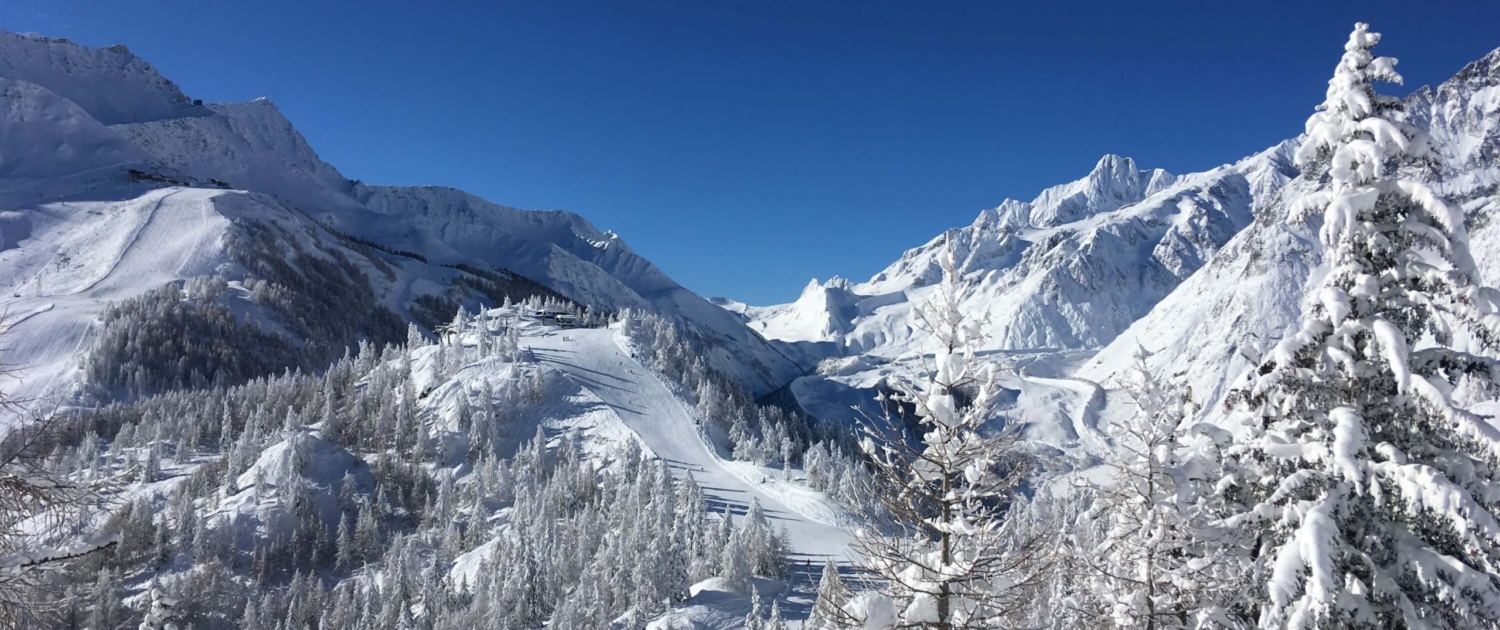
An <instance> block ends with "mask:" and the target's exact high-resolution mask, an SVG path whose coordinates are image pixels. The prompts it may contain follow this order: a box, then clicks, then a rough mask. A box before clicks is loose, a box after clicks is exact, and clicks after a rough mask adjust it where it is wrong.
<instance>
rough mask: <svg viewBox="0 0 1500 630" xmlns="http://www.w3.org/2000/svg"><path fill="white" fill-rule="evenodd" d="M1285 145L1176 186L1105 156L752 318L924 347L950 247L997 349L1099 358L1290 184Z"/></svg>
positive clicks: (781, 335)
mask: <svg viewBox="0 0 1500 630" xmlns="http://www.w3.org/2000/svg"><path fill="white" fill-rule="evenodd" d="M1287 160H1288V155H1287V152H1286V147H1285V146H1280V147H1276V148H1273V149H1271V150H1268V151H1266V152H1264V153H1262V154H1259V155H1256V156H1252V157H1250V158H1247V159H1245V160H1243V161H1241V162H1239V163H1237V164H1234V165H1230V166H1225V167H1221V168H1218V169H1214V170H1212V171H1208V172H1205V173H1197V174H1192V175H1187V176H1182V177H1175V176H1173V175H1170V174H1168V173H1166V172H1164V171H1161V170H1159V169H1158V170H1149V171H1141V170H1139V169H1137V168H1136V166H1135V163H1134V161H1132V160H1130V159H1128V158H1120V157H1117V156H1105V157H1104V158H1103V159H1101V160H1100V161H1099V163H1098V164H1097V165H1096V166H1095V167H1094V170H1093V171H1092V172H1091V173H1089V175H1088V176H1087V177H1085V178H1083V179H1081V180H1078V181H1076V182H1072V183H1069V184H1064V185H1061V186H1056V187H1053V188H1049V189H1047V190H1045V191H1043V192H1042V193H1041V194H1040V195H1038V196H1037V198H1036V199H1035V200H1033V201H1031V202H1021V201H1015V200H1006V201H1005V202H1004V203H1002V204H1001V205H1000V206H998V207H996V208H994V209H991V210H986V211H984V212H982V213H980V215H979V217H978V218H976V219H975V221H974V223H973V224H971V225H969V226H967V227H963V228H957V229H953V230H949V231H948V232H946V233H945V234H943V235H941V236H939V237H937V238H935V239H933V240H932V241H929V242H928V243H927V244H926V245H923V246H922V247H919V248H916V249H912V250H910V251H907V252H906V253H905V254H903V255H902V257H901V259H900V260H898V261H896V262H895V263H894V264H892V265H891V266H890V267H888V268H886V270H884V271H882V272H880V273H878V274H876V275H875V276H874V277H873V278H871V279H870V280H869V281H868V282H865V283H862V284H856V285H849V284H847V283H838V284H836V285H826V286H825V285H817V284H816V283H815V284H813V285H809V286H808V288H807V289H805V290H804V291H803V294H802V297H801V298H799V299H798V301H797V302H795V303H793V304H790V305H783V306H773V307H766V308H751V309H747V310H744V316H745V317H746V318H747V319H748V320H749V321H750V326H751V328H753V329H755V330H757V331H760V332H761V333H762V334H764V335H766V336H768V337H771V338H776V339H782V340H785V341H789V342H797V341H833V342H835V345H838V346H842V350H841V351H842V352H843V353H846V354H848V353H875V354H879V355H881V356H888V357H894V356H898V355H900V354H902V353H904V352H908V351H911V350H915V349H917V348H916V347H915V345H914V344H915V343H917V340H919V339H920V337H921V334H920V332H919V331H918V330H917V327H916V326H915V324H914V322H912V321H911V316H910V309H911V305H912V304H914V303H920V302H921V301H922V300H924V299H925V298H926V295H927V293H928V291H929V289H928V287H930V286H931V285H932V283H933V282H934V281H935V279H936V273H937V266H936V256H937V255H938V252H940V251H942V249H943V247H944V246H945V243H946V242H949V241H951V242H952V243H953V244H954V246H955V247H956V248H957V251H958V253H959V257H960V270H961V272H962V274H963V276H964V279H965V281H966V283H967V284H968V285H969V290H968V291H967V292H966V294H965V297H964V301H965V304H964V308H965V310H966V311H967V312H970V313H971V314H973V315H974V316H976V317H987V318H988V322H989V328H988V329H989V332H990V335H991V338H990V340H989V342H988V345H987V346H986V347H987V348H990V349H1004V350H1033V351H1034V350H1047V349H1079V348H1095V347H1099V346H1101V345H1103V344H1106V343H1108V342H1109V341H1111V340H1113V339H1114V337H1115V336H1116V335H1118V334H1119V333H1120V332H1121V331H1123V330H1125V329H1126V328H1127V327H1129V326H1130V324H1131V323H1132V322H1134V321H1135V320H1136V319H1137V318H1139V317H1141V316H1142V315H1144V314H1145V313H1146V312H1147V311H1149V310H1150V309H1151V307H1152V306H1154V305H1155V304H1156V302H1157V301H1158V300H1160V299H1161V298H1163V297H1165V296H1166V295H1167V294H1168V293H1170V292H1171V291H1172V290H1173V289H1175V288H1176V287H1177V286H1178V284H1180V283H1181V282H1182V281H1183V280H1185V279H1187V278H1188V277H1189V276H1191V275H1192V274H1193V273H1194V272H1195V271H1197V270H1198V269H1199V267H1201V266H1202V265H1203V264H1204V263H1205V262H1206V261H1207V260H1208V259H1209V258H1210V257H1211V256H1212V255H1213V254H1214V252H1215V251H1217V250H1218V248H1219V247H1221V246H1223V245H1224V244H1225V243H1226V242H1228V241H1229V239H1230V238H1231V237H1233V236H1234V235H1235V234H1236V233H1238V232H1239V231H1240V230H1241V229H1242V228H1243V227H1244V226H1246V225H1248V224H1249V223H1250V221H1251V218H1252V216H1254V214H1255V213H1256V212H1258V211H1259V209H1260V208H1261V207H1262V206H1263V205H1264V204H1265V203H1266V200H1267V199H1269V198H1270V197H1271V196H1272V195H1274V194H1275V192H1276V190H1277V189H1279V188H1280V186H1281V185H1283V183H1284V182H1285V181H1286V179H1287V177H1288V173H1289V172H1290V166H1289V165H1288V162H1287Z"/></svg>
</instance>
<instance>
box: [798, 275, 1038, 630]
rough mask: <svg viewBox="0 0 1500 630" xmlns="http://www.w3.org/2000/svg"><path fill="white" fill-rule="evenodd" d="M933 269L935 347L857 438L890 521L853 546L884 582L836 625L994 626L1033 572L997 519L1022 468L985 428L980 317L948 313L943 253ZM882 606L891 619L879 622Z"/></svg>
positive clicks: (1028, 551) (949, 283)
mask: <svg viewBox="0 0 1500 630" xmlns="http://www.w3.org/2000/svg"><path fill="white" fill-rule="evenodd" d="M941 262H942V269H943V281H942V283H941V285H939V287H938V290H937V291H936V292H935V295H934V298H933V300H932V301H931V302H929V303H928V304H927V305H925V306H924V307H923V308H922V309H921V310H919V311H918V313H919V317H920V319H921V321H922V323H923V325H924V326H925V328H926V330H927V331H928V332H929V333H930V334H931V335H932V337H933V339H934V340H935V342H936V346H937V347H936V351H935V352H934V354H933V356H932V358H931V362H930V363H929V364H928V365H927V369H926V372H925V374H924V375H923V377H922V380H921V382H917V383H910V382H902V383H899V384H897V385H895V387H896V388H897V391H896V392H895V393H894V394H893V395H891V396H889V397H886V396H882V400H881V402H882V405H883V407H884V408H886V409H888V410H891V411H888V413H887V414H886V415H885V416H884V417H883V418H881V419H879V420H877V421H876V422H872V423H870V424H869V425H867V426H866V428H865V432H866V434H865V436H864V438H863V439H862V440H861V445H862V447H863V450H864V453H865V455H866V456H867V457H868V459H869V461H870V463H871V465H872V466H873V468H874V469H875V476H876V486H875V487H876V491H877V492H878V493H879V495H880V499H881V501H883V502H884V503H885V505H886V506H887V508H888V510H889V512H890V513H891V516H892V518H893V520H894V523H893V524H892V529H893V531H891V532H882V531H877V530H875V529H868V528H867V529H864V530H862V531H860V532H859V533H858V534H857V536H856V541H855V543H854V545H853V547H854V552H855V554H856V556H857V557H858V561H859V562H860V563H862V564H863V565H864V568H865V569H866V570H868V571H869V572H870V573H872V574H874V575H875V576H877V577H879V578H880V579H881V580H882V581H883V582H884V583H885V589H884V592H883V594H882V595H880V596H874V595H867V596H865V597H862V598H858V599H856V600H854V601H852V602H851V603H850V604H846V605H845V606H844V607H843V608H842V609H840V613H841V614H840V619H839V621H843V622H846V623H851V624H859V625H863V626H864V627H866V628H886V627H902V628H907V627H924V628H948V629H956V628H990V627H996V626H999V625H1001V624H1002V623H1003V621H1004V620H1005V619H1006V617H1007V616H1010V615H1014V614H1016V613H1017V611H1018V609H1020V608H1021V607H1023V606H1024V595H1025V593H1026V592H1027V590H1028V589H1029V587H1031V586H1032V585H1033V584H1034V583H1035V582H1036V581H1038V580H1039V579H1040V577H1041V575H1042V572H1043V570H1044V562H1043V559H1042V557H1041V556H1042V553H1041V551H1042V550H1043V547H1042V545H1040V544H1039V543H1038V541H1037V540H1034V539H1018V538H1016V537H1014V536H1013V533H1014V532H1012V531H1011V530H1010V528H1009V527H1008V520H1007V518H1006V517H1007V512H1008V509H1009V504H1010V501H1011V500H1013V499H1014V498H1015V496H1016V494H1017V491H1018V488H1019V487H1020V485H1021V483H1022V482H1023V481H1024V480H1025V479H1026V476H1027V474H1028V473H1029V472H1030V471H1031V468H1032V466H1031V463H1030V461H1029V458H1028V457H1027V456H1026V455H1025V454H1024V452H1023V451H1022V450H1021V449H1020V448H1018V447H1017V440H1018V435H1017V433H1016V432H1015V431H1013V430H1008V429H996V428H995V427H992V426H988V425H989V423H990V421H991V420H992V419H994V411H995V404H996V401H997V397H998V395H999V388H998V386H997V385H996V383H995V372H994V366H993V365H991V364H987V363H984V362H982V361H980V360H978V359H976V357H975V356H974V352H973V348H974V347H975V346H976V345H977V342H978V341H979V338H980V336H981V335H982V333H981V330H980V322H978V321H976V320H973V319H966V318H965V317H964V315H963V314H962V313H960V312H959V308H958V305H959V302H960V300H961V298H962V288H961V287H960V286H959V278H958V275H957V271H956V261H955V259H954V255H953V251H952V248H949V250H948V251H947V253H946V254H945V255H944V256H943V257H942V259H941ZM913 426H914V427H915V428H914V429H912V428H911V427H913ZM913 431H915V432H916V433H917V434H916V435H912V432H913ZM875 597H885V598H888V600H889V601H887V602H880V601H878V600H877V599H874V598H875ZM855 604H857V605H855ZM822 608H823V609H824V610H828V609H830V608H831V606H826V605H825V606H823V607H822ZM888 609H889V610H896V611H898V612H897V614H896V615H895V616H894V617H889V618H887V615H885V614H884V611H886V610H888Z"/></svg>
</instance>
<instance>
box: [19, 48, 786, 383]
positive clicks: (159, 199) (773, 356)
mask: <svg viewBox="0 0 1500 630" xmlns="http://www.w3.org/2000/svg"><path fill="white" fill-rule="evenodd" d="M0 90H3V93H4V94H5V96H6V104H5V106H4V108H3V109H0V242H3V243H0V244H3V246H4V247H6V248H8V250H10V251H7V252H6V253H5V254H4V258H5V259H4V260H0V284H5V285H7V286H9V287H13V288H20V287H26V286H28V283H31V284H32V285H35V283H36V282H38V279H40V282H41V285H40V286H41V288H40V289H36V288H27V289H24V290H18V291H16V292H14V295H12V296H10V297H9V298H0V301H8V302H10V303H9V304H7V305H5V306H4V308H6V309H8V312H10V313H26V314H27V315H26V318H27V320H28V321H27V322H25V323H24V325H22V326H20V327H18V328H17V331H16V335H18V336H25V337H26V339H27V340H26V341H19V340H18V343H16V344H14V345H16V346H17V348H16V349H15V350H14V351H13V352H14V353H15V354H13V356H12V357H11V358H13V359H16V360H18V361H20V362H22V363H24V364H25V365H26V366H28V367H27V374H28V380H29V381H33V382H32V383H23V384H20V385H18V386H15V390H16V391H17V392H19V391H26V392H29V393H36V392H40V391H42V390H50V389H54V387H53V386H54V385H57V386H59V387H61V386H63V383H62V382H61V381H58V379H59V378H61V379H62V381H66V380H68V379H69V378H71V376H68V375H70V374H73V372H72V368H71V367H69V366H71V365H76V363H77V358H78V356H79V355H80V353H81V352H82V350H83V349H85V347H86V346H87V345H88V343H89V336H90V335H91V334H92V333H93V332H94V331H95V329H96V326H97V318H98V315H99V314H100V313H101V312H102V311H103V309H104V308H105V306H106V305H107V304H108V303H109V302H118V301H121V300H124V299H127V298H130V297H133V296H135V295H139V294H141V293H143V292H145V291H147V290H150V289H153V288H155V287H157V286H160V285H161V284H163V283H166V282H173V281H182V280H185V279H188V278H191V277H195V276H201V275H213V274H219V275H226V277H228V278H229V279H230V280H231V281H235V280H238V279H249V278H250V276H253V275H255V273H247V272H253V271H255V270H244V269H235V268H233V267H234V266H233V265H231V264H229V263H230V262H231V258H232V256H231V255H230V253H229V252H226V251H225V249H224V248H225V246H226V243H227V242H229V239H226V238H225V237H224V235H225V234H226V233H229V232H231V231H239V232H240V233H245V232H244V230H242V229H240V228H241V227H243V228H246V229H249V228H250V227H253V226H255V225H280V226H283V227H291V226H296V227H295V229H294V230H293V232H295V234H296V235H297V236H295V240H298V241H299V242H301V243H302V246H303V249H305V250H306V251H308V252H312V253H310V254H309V255H312V256H314V257H318V256H321V257H324V258H325V259H327V257H328V256H338V257H342V258H343V259H345V260H348V261H349V262H350V263H351V264H353V265H355V266H356V267H358V268H359V269H360V270H361V271H362V272H363V274H364V275H365V276H366V277H365V278H364V279H363V280H357V281H358V282H363V283H366V284H368V285H369V287H368V290H369V291H372V292H373V293H374V294H375V295H376V296H377V299H378V300H379V302H380V304H382V305H384V306H385V307H387V308H389V309H391V310H393V311H395V312H396V313H398V314H407V313H408V312H409V309H411V308H412V306H413V304H415V302H416V300H418V299H419V298H422V297H423V296H433V295H437V296H443V298H444V299H448V300H454V301H456V303H459V304H467V305H469V306H470V307H471V308H472V307H473V306H476V305H477V304H478V302H477V300H479V299H480V296H478V294H477V293H475V292H474V291H472V290H468V289H464V288H463V287H461V286H459V283H458V279H459V276H461V275H463V273H466V272H460V271H457V270H456V269H455V268H454V267H455V266H458V265H465V266H468V267H471V268H475V269H480V270H490V269H493V268H495V267H499V268H501V269H502V270H510V271H512V272H516V273H520V274H521V275H524V276H527V277H529V278H531V279H534V280H536V281H538V282H540V283H541V284H543V285H545V286H547V287H550V288H551V289H553V290H556V291H558V292H560V293H562V294H563V295H565V296H568V297H571V298H573V299H575V300H578V301H580V302H583V303H586V304H590V305H592V306H595V307H599V308H610V309H615V308H624V307H629V308H638V309H641V308H644V309H650V310H654V311H657V312H661V313H663V314H666V315H670V316H674V317H676V318H678V319H681V320H683V321H685V322H687V323H689V324H690V325H692V326H694V327H695V328H696V329H698V330H699V331H700V332H703V333H704V335H705V336H706V337H707V338H709V339H710V340H712V341H714V342H715V343H716V344H717V345H718V346H719V351H718V352H717V353H716V355H715V367H717V368H719V369H720V370H722V371H725V372H727V373H731V374H734V375H737V376H739V377H740V378H741V379H742V381H743V382H744V383H745V384H746V385H747V386H749V387H751V388H752V389H754V390H756V391H768V390H770V389H773V388H775V387H777V386H779V385H781V384H782V383H784V382H785V381H786V380H788V379H789V378H791V377H792V376H794V375H796V374H797V373H799V372H800V368H799V367H798V366H797V365H795V364H794V363H793V362H791V361H790V360H788V359H786V358H785V357H784V356H782V355H781V354H780V353H778V352H777V351H776V349H775V348H773V347H772V346H771V345H770V344H768V343H767V342H766V341H765V340H764V339H762V338H760V337H759V336H758V335H756V334H754V333H752V332H751V331H749V330H748V329H747V328H746V327H745V326H744V325H743V323H742V322H740V321H739V320H738V319H737V318H736V317H734V316H733V315H731V314H729V313H726V312H724V311H723V310H722V309H719V308H717V307H714V306H713V305H711V304H709V303H708V302H707V301H705V300H703V299H702V298H699V297H698V296H696V295H694V294H692V293H691V292H689V291H687V290H686V289H684V288H682V287H681V286H680V285H678V284H676V283H675V282H673V281H672V280H671V279H670V278H669V277H667V276H666V274H665V273H663V272H662V271H661V270H660V269H659V268H657V267H656V266H655V265H653V264H652V263H650V261H647V260H645V259H644V258H642V257H640V256H639V255H637V254H635V253H634V252H633V251H631V250H630V249H629V248H628V247H626V246H625V244H624V242H623V241H622V240H620V239H619V238H618V237H617V236H615V235H614V234H612V233H609V232H601V231H599V230H597V229H596V228H594V227H593V226H592V225H591V224H589V222H588V221H586V220H584V219H583V218H582V217H579V216H578V215H576V214H572V213H568V212H560V211H550V212H533V211H525V210H517V209H513V208H507V207H504V206H499V205H497V204H492V203H489V202H487V201H484V200H482V199H479V198H477V197H474V196H472V195H468V194H467V193H463V192H461V191H456V190H452V189H444V188H432V187H419V188H418V187H414V188H394V187H373V186H363V185H361V184H358V183H357V182H353V181H350V180H348V179H346V178H345V177H343V175H342V174H340V173H339V171H338V170H337V169H336V168H334V167H333V166H331V165H329V164H327V163H326V162H324V161H322V160H321V159H320V158H319V157H318V155H317V153H316V152H315V151H314V150H313V149H312V147H311V146H309V145H308V143H307V142H306V139H305V138H303V136H302V135H301V134H300V133H299V132H298V131H297V130H296V128H295V127H294V126H293V125H292V124H291V123H290V122H289V121H288V120H287V119H286V118H285V116H283V115H282V113H281V112H280V110H279V109H278V108H277V107H276V106H275V105H274V104H273V103H271V102H270V101H268V100H265V99H258V100H256V101H253V102H249V103H238V104H211V105H207V106H204V105H195V104H193V102H192V101H191V100H190V99H188V98H187V97H186V96H185V95H183V94H182V93H181V91H180V90H179V89H178V88H177V86H176V85H174V84H173V83H172V82H171V81H169V80H167V79H166V78H165V77H162V76H161V75H160V74H159V73H157V72H156V70H155V69H154V68H152V67H151V66H150V65H149V64H147V63H146V62H145V61H143V60H141V59H139V58H137V57H135V56H134V55H132V54H130V53H129V51H127V50H125V49H124V48H123V47H111V48H106V49H92V48H87V47H83V46H78V45H76V44H73V43H71V42H68V41H67V40H61V39H53V38H44V37H39V36H30V35H16V34H11V33H3V32H0ZM228 188H233V189H237V190H241V191H248V192H250V193H252V194H251V195H248V196H247V195H244V194H239V195H234V196H233V199H235V201H234V202H233V203H232V204H231V205H233V206H234V209H233V211H225V210H224V208H223V206H224V204H223V203H221V201H222V200H223V199H229V198H230V197H225V196H224V190H223V189H228ZM158 189H159V190H158ZM245 200H251V201H249V202H245ZM153 217H155V218H153ZM158 222H159V224H160V225H162V226H167V227H162V228H161V229H162V230H164V231H167V232H170V231H171V230H177V231H178V233H179V236H181V237H182V238H181V239H180V240H179V241H172V242H168V243H165V244H163V243H159V242H155V241H152V240H150V239H142V240H132V239H130V238H125V236H128V235H131V234H134V233H136V231H138V230H145V232H143V234H148V235H149V234H152V233H153V232H152V231H151V230H154V229H156V228H155V227H153V226H156V225H158ZM325 225H326V226H329V227H331V228H333V230H334V231H330V230H326V229H323V227H322V226H325ZM210 226H211V227H210ZM340 233H342V234H340ZM346 237H353V238H354V239H356V240H358V241H363V242H364V243H373V244H374V247H373V248H372V247H371V246H368V245H366V244H361V243H359V242H356V240H350V239H349V238H346ZM110 238H114V239H116V240H114V241H109V243H108V246H105V247H100V246H98V243H95V242H93V241H91V240H90V239H94V240H98V241H101V242H102V241H104V240H108V239H110ZM161 240H167V241H170V240H171V239H170V238H166V237H164V238H163V239H161ZM381 250H383V251H381ZM189 259H191V260H193V261H196V262H194V264H191V265H189V264H186V263H184V262H183V261H185V260H189ZM122 261H130V262H128V263H126V262H122ZM63 268H67V269H70V271H67V274H71V275H74V276H78V277H103V275H105V274H107V273H108V270H111V269H115V268H120V269H122V272H121V273H117V274H116V275H114V276H113V279H112V280H111V281H110V282H109V283H105V284H101V285H99V286H98V287H85V286H84V285H73V284H57V285H55V286H54V285H53V283H51V282H50V280H51V279H52V276H57V275H61V273H62V272H60V271H58V270H59V269H63ZM125 269H129V270H130V271H131V272H130V273H124V272H123V270H125ZM136 270H141V271H140V272H139V273H136V272H135V271H136ZM262 271H264V270H262ZM294 273H295V270H294ZM497 273H502V274H503V273H504V271H499V272H497ZM242 297H243V296H242ZM450 303H453V302H450ZM230 307H231V308H232V309H233V310H235V311H236V312H237V313H241V314H242V315H243V316H244V317H246V318H247V321H255V322H257V323H259V324H262V325H263V327H266V328H267V329H268V330H270V331H271V332H278V333H279V332H282V331H280V330H279V328H278V326H277V325H276V323H275V322H274V321H272V320H274V318H272V317H269V316H267V315H266V314H265V313H263V312H261V311H262V310H263V309H258V308H255V307H253V306H247V305H246V304H238V305H235V304H231V305H230ZM411 312H414V311H411ZM413 316H414V315H413ZM17 317H18V316H13V317H12V318H13V319H16V318H17ZM33 337H35V338H36V341H35V342H33V341H31V339H32V338H33ZM38 388H40V389H38ZM7 391H9V390H7Z"/></svg>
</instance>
